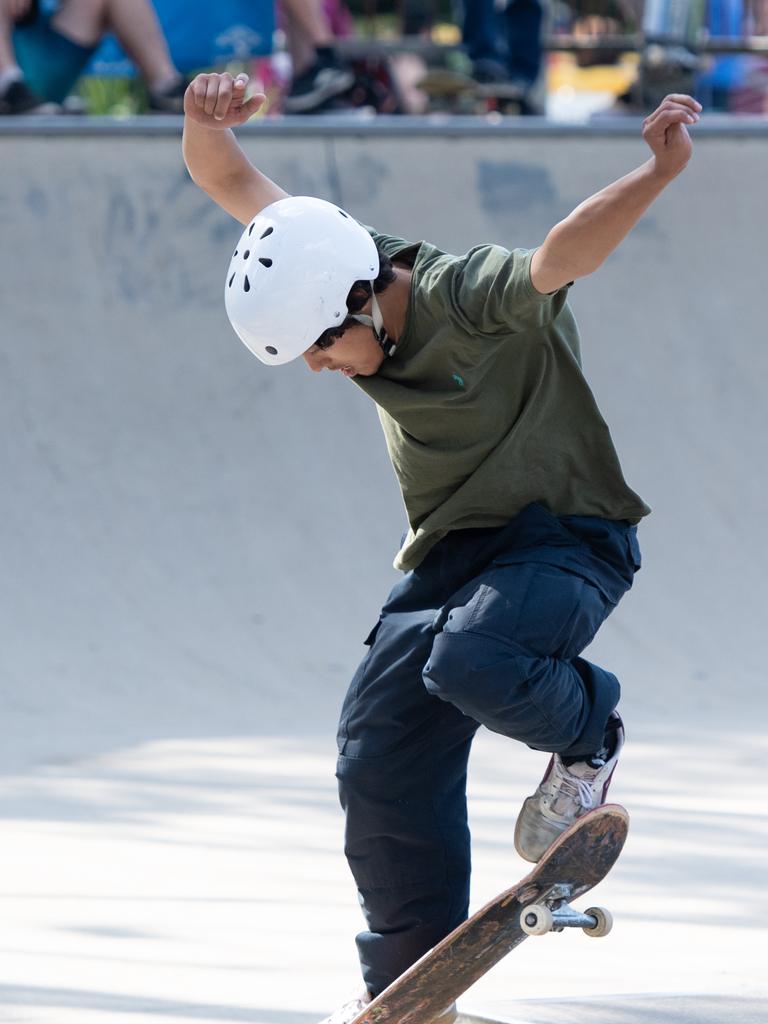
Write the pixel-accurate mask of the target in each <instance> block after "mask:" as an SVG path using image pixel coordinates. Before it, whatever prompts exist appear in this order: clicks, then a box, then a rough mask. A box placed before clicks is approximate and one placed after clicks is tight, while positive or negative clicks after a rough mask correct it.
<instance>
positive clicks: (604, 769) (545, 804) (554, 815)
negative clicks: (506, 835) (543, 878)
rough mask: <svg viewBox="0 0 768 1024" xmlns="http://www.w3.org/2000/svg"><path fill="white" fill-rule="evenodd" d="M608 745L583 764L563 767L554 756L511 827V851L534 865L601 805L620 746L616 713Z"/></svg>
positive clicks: (621, 736)
mask: <svg viewBox="0 0 768 1024" xmlns="http://www.w3.org/2000/svg"><path fill="white" fill-rule="evenodd" d="M606 732H607V734H608V735H610V737H611V746H610V749H609V748H607V747H606V748H605V749H603V750H601V751H599V753H597V754H595V755H593V756H592V757H590V758H588V759H587V760H585V761H577V762H576V763H575V764H568V765H566V764H565V763H564V762H563V759H562V758H561V757H560V755H559V754H554V755H553V756H552V759H551V760H550V762H549V765H548V766H547V770H546V771H545V772H544V778H543V779H542V780H541V782H540V783H539V785H538V788H537V789H536V792H535V793H534V794H533V795H532V796H529V797H528V799H527V800H526V801H525V803H524V804H523V807H522V810H521V811H520V814H519V815H518V819H517V825H516V826H515V849H516V850H517V852H518V853H519V854H520V856H521V857H523V858H524V859H525V860H529V861H532V862H533V863H534V864H535V863H536V862H537V861H539V860H541V858H542V856H543V854H544V853H545V851H546V850H547V849H548V848H549V847H550V846H551V845H552V843H553V842H554V841H555V840H556V839H557V837H558V836H560V835H562V833H563V832H565V830H566V829H567V828H568V827H569V826H570V825H572V824H573V823H574V821H576V819H577V818H580V817H581V816H582V815H583V814H586V813H587V811H591V810H592V808H593V807H598V806H599V805H600V804H604V803H605V798H606V796H607V795H608V787H609V786H610V784H611V778H612V777H613V773H614V771H615V769H616V765H617V763H618V760H619V754H620V752H621V748H622V747H623V746H624V726H623V724H622V721H621V718H620V717H619V714H618V712H616V711H614V712H613V713H612V714H611V717H610V719H609V725H608V729H607V730H606Z"/></svg>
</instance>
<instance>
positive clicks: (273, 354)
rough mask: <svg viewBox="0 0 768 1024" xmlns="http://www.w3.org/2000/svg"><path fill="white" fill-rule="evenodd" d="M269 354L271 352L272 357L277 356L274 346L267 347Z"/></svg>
mask: <svg viewBox="0 0 768 1024" xmlns="http://www.w3.org/2000/svg"><path fill="white" fill-rule="evenodd" d="M267 352H269V354H270V355H271V356H276V355H277V349H276V348H275V346H274V345H267Z"/></svg>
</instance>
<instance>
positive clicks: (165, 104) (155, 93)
mask: <svg viewBox="0 0 768 1024" xmlns="http://www.w3.org/2000/svg"><path fill="white" fill-rule="evenodd" d="M188 85H189V83H188V82H187V80H186V78H181V77H180V78H179V79H178V81H176V82H174V83H173V84H172V85H168V86H166V87H165V88H164V89H150V90H149V109H150V110H151V111H152V112H153V113H155V114H183V113H184V93H185V92H186V91H187V86H188Z"/></svg>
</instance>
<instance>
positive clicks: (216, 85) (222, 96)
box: [189, 72, 261, 121]
mask: <svg viewBox="0 0 768 1024" xmlns="http://www.w3.org/2000/svg"><path fill="white" fill-rule="evenodd" d="M247 85H248V75H246V74H240V75H238V76H237V78H233V77H232V75H230V74H229V72H224V73H223V74H220V75H219V74H210V75H205V74H203V75H198V76H197V77H196V78H195V79H194V80H193V82H192V84H191V85H190V86H189V89H190V91H191V95H192V102H193V104H194V106H195V108H196V109H197V111H198V114H205V115H206V116H207V117H210V118H213V119H214V120H216V121H223V120H225V119H226V118H227V117H228V116H229V115H232V114H239V113H240V110H241V107H242V106H243V99H244V97H245V90H246V86H247ZM260 105H261V104H259V106H260ZM256 109H258V107H257V108H256Z"/></svg>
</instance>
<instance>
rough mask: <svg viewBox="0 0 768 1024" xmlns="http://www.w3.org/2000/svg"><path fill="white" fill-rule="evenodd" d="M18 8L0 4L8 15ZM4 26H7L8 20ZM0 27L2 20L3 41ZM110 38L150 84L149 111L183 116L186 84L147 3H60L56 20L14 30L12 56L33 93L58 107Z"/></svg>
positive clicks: (2, 0)
mask: <svg viewBox="0 0 768 1024" xmlns="http://www.w3.org/2000/svg"><path fill="white" fill-rule="evenodd" d="M17 2H19V0H0V5H2V9H3V10H5V11H6V12H7V10H8V9H9V7H11V6H12V5H13V4H14V3H17ZM33 14H34V12H33ZM4 20H5V21H6V22H8V21H9V19H8V17H7V14H6V16H5V19H4ZM2 23H3V21H2V19H0V39H2V37H3V30H2ZM107 32H113V33H114V34H115V35H116V36H117V39H118V41H119V42H120V44H121V45H122V47H123V48H124V49H125V51H126V53H127V54H128V56H129V57H130V58H131V60H133V61H134V62H135V64H136V65H137V67H138V68H139V70H140V71H141V73H142V75H143V76H144V78H145V79H146V81H147V84H148V87H149V95H150V106H151V107H152V108H153V109H156V110H164V111H167V112H169V113H179V112H181V110H182V107H183V97H184V89H185V86H186V83H185V81H184V79H183V77H182V76H181V75H180V74H179V72H178V71H177V69H176V67H175V66H174V63H173V60H172V59H171V56H170V53H169V52H168V46H167V44H166V41H165V38H164V36H163V33H162V29H161V27H160V24H159V22H158V20H157V16H156V15H155V11H154V8H153V7H152V5H151V3H150V2H149V0H62V2H61V3H60V4H59V7H58V9H57V10H56V11H55V12H54V13H53V14H52V15H46V14H41V13H39V12H38V13H36V14H34V16H32V17H29V18H28V19H27V20H26V23H24V24H21V25H18V26H17V27H16V28H15V31H14V32H13V36H12V41H13V52H14V54H15V56H16V57H17V59H18V62H19V65H20V66H21V69H22V70H23V74H24V77H25V79H26V80H27V83H28V86H29V88H31V89H32V90H33V91H34V92H35V93H37V94H38V95H39V96H40V97H41V98H42V99H44V100H49V101H52V102H54V103H60V102H61V101H62V100H63V99H64V98H65V97H66V96H67V94H68V93H69V92H70V91H71V89H72V88H73V86H74V84H75V82H76V81H77V79H78V78H79V77H80V75H81V74H82V73H83V71H84V70H85V68H86V66H87V64H88V62H89V61H90V59H91V57H92V56H93V53H94V52H95V50H96V48H97V47H98V45H99V43H100V42H101V40H102V38H103V37H104V35H105V34H106V33H107ZM8 34H9V35H10V33H8ZM2 59H3V49H2V44H1V43H0V62H2ZM6 59H7V57H6ZM0 75H2V66H1V63H0Z"/></svg>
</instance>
